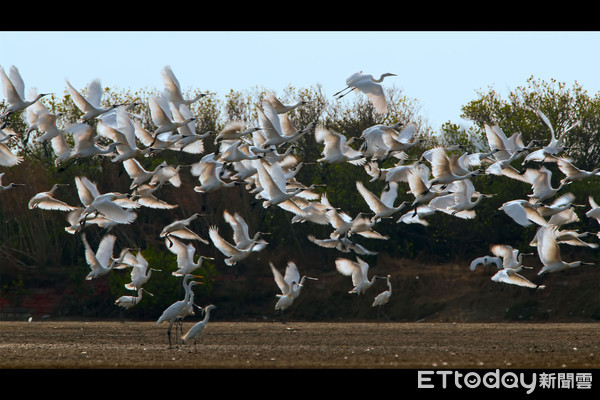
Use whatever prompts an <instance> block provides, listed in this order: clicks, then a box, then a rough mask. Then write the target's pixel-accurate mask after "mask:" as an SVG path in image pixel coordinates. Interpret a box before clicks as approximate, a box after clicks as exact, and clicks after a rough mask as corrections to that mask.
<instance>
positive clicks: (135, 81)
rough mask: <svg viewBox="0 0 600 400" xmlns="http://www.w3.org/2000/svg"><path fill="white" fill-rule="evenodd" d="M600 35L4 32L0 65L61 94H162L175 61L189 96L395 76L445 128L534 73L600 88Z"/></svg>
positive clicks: (333, 88)
mask: <svg viewBox="0 0 600 400" xmlns="http://www.w3.org/2000/svg"><path fill="white" fill-rule="evenodd" d="M599 61H600V32H596V31H470V30H469V31H64V32H62V31H12V32H11V31H4V32H0V65H2V66H3V67H4V68H7V67H9V66H10V65H15V66H17V68H19V71H20V72H21V75H22V76H23V79H24V81H25V85H26V87H36V88H37V89H38V91H39V92H55V93H58V94H62V93H63V92H64V89H65V87H66V86H65V79H69V80H70V82H71V83H72V84H73V85H74V86H75V87H77V88H83V87H84V86H86V85H87V84H88V83H89V82H90V81H91V80H93V79H95V78H100V80H101V82H102V84H103V85H104V86H110V87H115V88H123V89H132V90H135V89H141V88H160V87H161V85H162V81H161V75H160V70H161V69H162V67H164V66H165V65H170V66H171V67H172V69H173V71H174V72H175V74H176V75H177V77H178V79H179V81H180V83H181V85H182V86H183V89H191V88H199V89H200V90H210V91H214V92H216V93H217V94H218V95H224V94H225V93H227V92H228V91H229V90H230V89H235V90H245V89H250V88H253V87H264V88H266V89H270V90H273V91H275V92H282V91H283V90H284V89H285V88H286V87H287V86H288V85H293V86H295V87H298V88H303V87H310V86H314V85H317V84H320V85H321V86H322V88H323V91H324V93H325V94H326V95H333V93H335V92H337V91H338V90H340V89H343V87H344V86H345V79H346V77H348V76H349V75H351V74H352V73H354V72H357V71H359V70H362V71H363V72H364V73H369V74H372V75H374V76H378V75H379V74H381V73H384V72H393V73H396V74H397V75H398V76H396V77H391V78H386V80H385V81H384V84H385V85H389V86H395V87H397V88H400V89H402V90H403V91H404V94H405V95H406V96H408V97H411V98H415V99H417V100H418V101H419V103H420V104H421V112H420V114H421V115H422V116H423V117H425V118H426V119H427V120H428V121H429V123H430V124H431V125H432V126H433V127H434V128H437V127H439V126H440V125H441V124H442V123H444V122H446V121H448V120H451V121H453V122H462V121H461V120H460V117H459V116H460V107H461V106H463V105H465V104H466V103H467V102H469V101H470V100H472V99H474V98H475V96H476V91H478V90H480V89H484V90H485V89H487V88H488V87H493V88H494V89H496V90H497V91H499V92H500V93H502V94H506V93H508V92H509V91H510V90H512V89H514V88H516V87H517V86H522V85H525V84H526V81H527V79H528V78H529V77H530V76H534V77H535V78H538V79H544V80H549V79H556V80H558V81H560V82H565V83H566V84H568V85H572V84H573V83H574V82H575V81H577V82H578V83H579V84H580V85H582V86H583V87H584V88H585V89H586V90H587V91H588V92H589V93H590V95H593V94H595V93H597V92H598V91H599V90H600V68H599V66H600V63H599Z"/></svg>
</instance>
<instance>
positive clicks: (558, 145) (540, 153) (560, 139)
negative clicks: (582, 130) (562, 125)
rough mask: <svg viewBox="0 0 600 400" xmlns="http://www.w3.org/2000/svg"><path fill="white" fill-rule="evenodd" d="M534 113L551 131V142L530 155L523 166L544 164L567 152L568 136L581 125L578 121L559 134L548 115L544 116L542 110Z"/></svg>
mask: <svg viewBox="0 0 600 400" xmlns="http://www.w3.org/2000/svg"><path fill="white" fill-rule="evenodd" d="M533 111H534V112H535V113H536V114H537V116H538V117H540V118H541V120H542V121H543V122H544V124H546V126H547V127H548V129H549V130H550V142H549V143H548V144H547V145H546V146H545V147H543V148H541V149H539V150H536V151H534V152H532V153H529V154H528V155H527V156H526V157H525V159H524V160H523V164H526V163H527V162H530V161H537V162H544V161H546V159H547V158H551V159H554V158H555V156H556V155H557V154H559V153H561V152H562V151H563V150H565V137H566V134H567V133H568V132H569V131H570V130H571V129H573V128H575V127H577V126H578V125H579V124H580V123H581V121H576V122H575V123H573V124H571V125H570V126H569V127H567V128H566V129H564V130H563V131H562V132H561V133H560V134H557V132H555V130H554V127H553V126H552V123H551V122H550V120H549V119H548V117H547V116H546V114H544V113H543V112H542V111H541V110H540V109H537V108H536V109H534V110H533Z"/></svg>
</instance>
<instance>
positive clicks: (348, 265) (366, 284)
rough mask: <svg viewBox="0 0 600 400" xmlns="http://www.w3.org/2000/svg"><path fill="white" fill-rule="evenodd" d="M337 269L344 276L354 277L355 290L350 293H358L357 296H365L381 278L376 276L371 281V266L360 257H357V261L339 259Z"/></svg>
mask: <svg viewBox="0 0 600 400" xmlns="http://www.w3.org/2000/svg"><path fill="white" fill-rule="evenodd" d="M335 267H336V269H337V270H338V272H339V273H341V274H342V275H345V276H351V277H352V284H353V285H354V288H353V289H352V290H350V291H349V292H348V293H356V294H357V295H361V294H364V293H365V292H366V291H367V290H368V289H369V288H370V287H371V286H373V284H374V283H375V280H376V279H378V278H380V277H379V276H377V275H375V276H373V277H372V278H371V280H369V278H368V272H369V264H368V263H367V262H366V261H364V260H363V259H361V258H360V257H358V256H357V257H356V261H353V260H349V259H347V258H338V259H336V260H335Z"/></svg>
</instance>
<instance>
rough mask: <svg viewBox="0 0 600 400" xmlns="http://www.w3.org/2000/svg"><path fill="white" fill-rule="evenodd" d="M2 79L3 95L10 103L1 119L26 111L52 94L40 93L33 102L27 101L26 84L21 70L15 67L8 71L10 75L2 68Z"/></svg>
mask: <svg viewBox="0 0 600 400" xmlns="http://www.w3.org/2000/svg"><path fill="white" fill-rule="evenodd" d="M0 79H1V81H2V94H3V95H4V99H5V100H6V102H7V103H8V107H6V109H5V110H4V114H3V115H2V116H1V117H0V118H6V117H7V116H9V115H10V114H12V113H15V112H19V111H23V110H25V109H26V108H27V107H30V106H31V105H33V104H35V103H36V102H37V101H38V100H40V99H41V98H42V97H44V96H48V95H49V94H50V93H40V94H38V95H36V96H35V97H34V98H33V99H31V100H26V99H25V84H24V82H23V78H22V77H21V74H20V73H19V70H18V69H17V67H15V66H14V65H13V66H11V67H10V69H9V70H8V75H7V74H6V72H5V71H4V68H3V67H0Z"/></svg>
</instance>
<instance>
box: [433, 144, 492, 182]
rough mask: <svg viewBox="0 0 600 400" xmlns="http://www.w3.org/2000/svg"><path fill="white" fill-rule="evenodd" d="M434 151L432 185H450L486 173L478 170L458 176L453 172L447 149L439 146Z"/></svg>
mask: <svg viewBox="0 0 600 400" xmlns="http://www.w3.org/2000/svg"><path fill="white" fill-rule="evenodd" d="M432 150H433V151H432V153H431V155H432V159H431V173H432V174H433V179H432V180H431V181H430V182H429V184H430V185H437V184H441V185H448V184H450V183H452V182H455V181H457V180H462V179H470V178H472V177H474V176H476V175H479V174H481V173H483V172H485V171H484V170H483V169H481V168H478V169H476V170H473V171H470V172H468V173H466V174H464V175H457V174H456V173H455V172H453V170H452V167H451V164H450V158H449V157H448V155H447V154H446V149H445V148H444V147H441V146H438V147H435V148H433V149H432Z"/></svg>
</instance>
